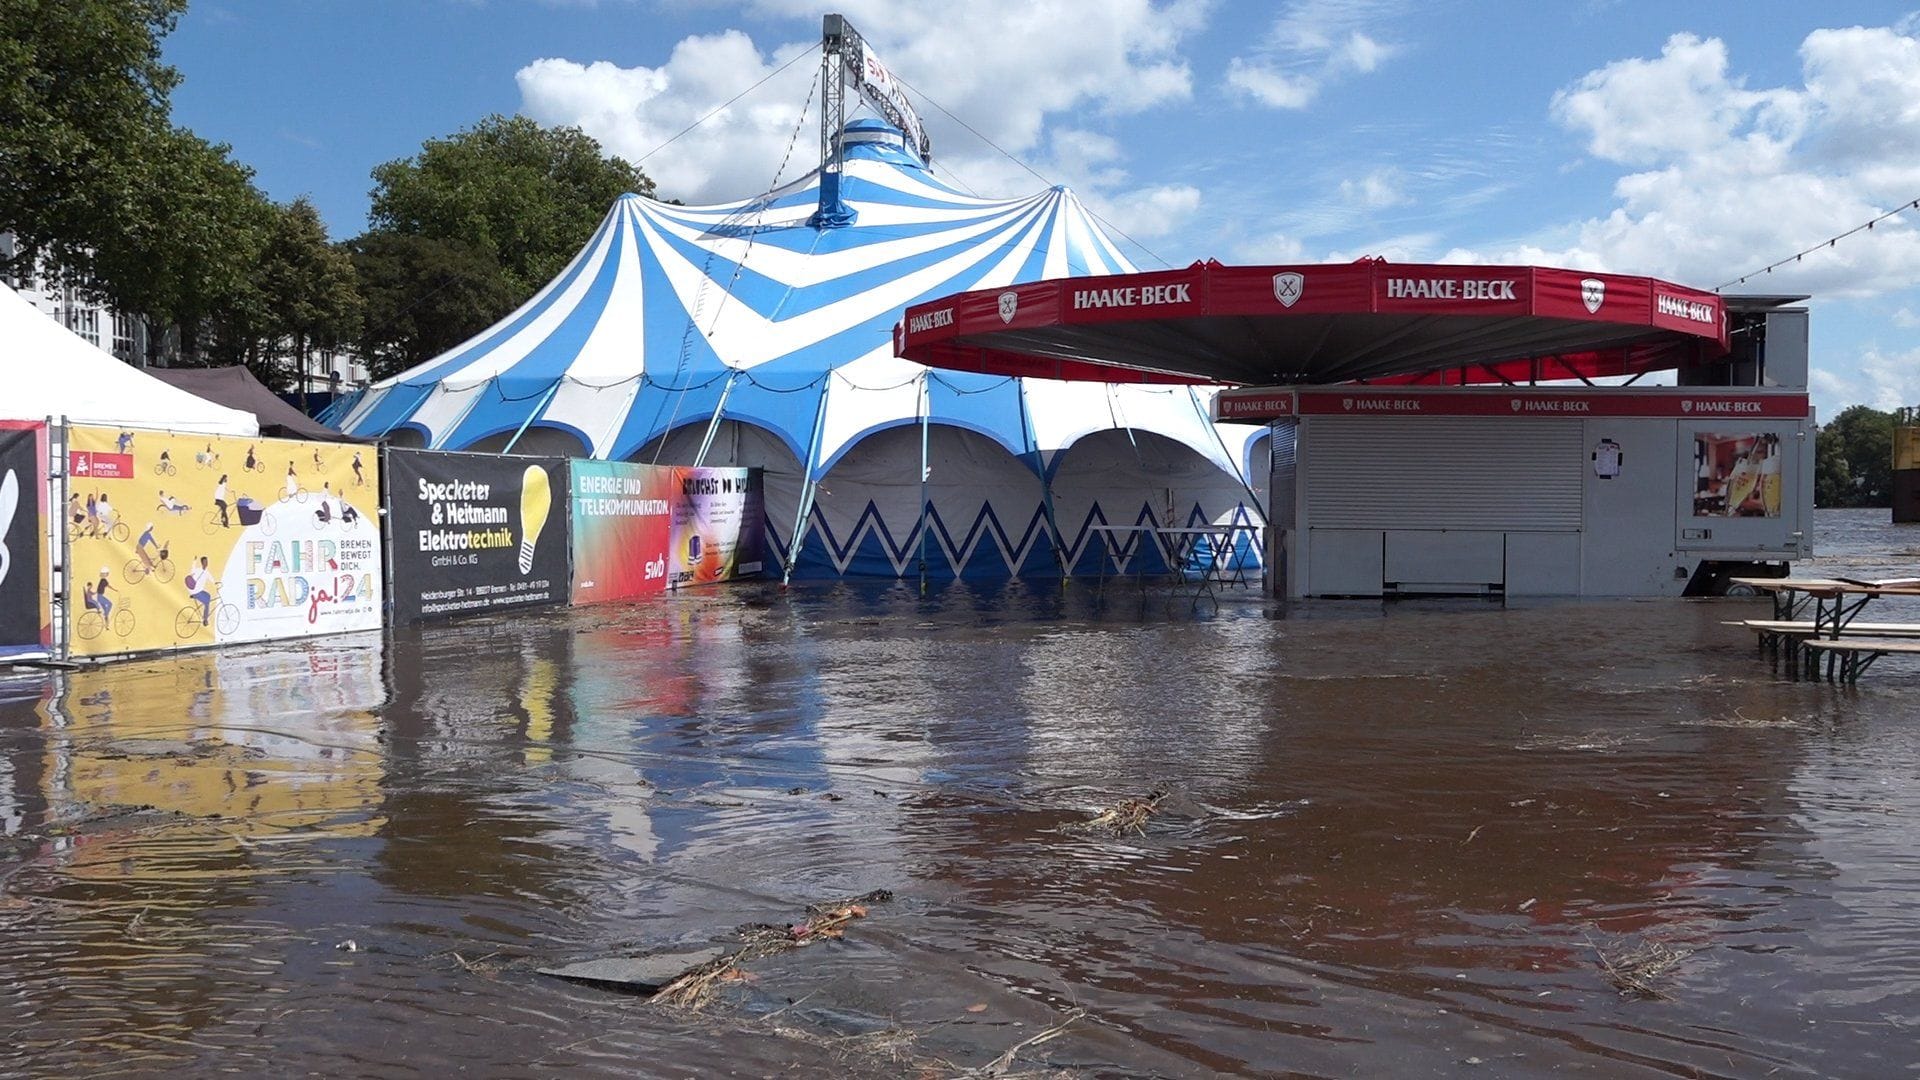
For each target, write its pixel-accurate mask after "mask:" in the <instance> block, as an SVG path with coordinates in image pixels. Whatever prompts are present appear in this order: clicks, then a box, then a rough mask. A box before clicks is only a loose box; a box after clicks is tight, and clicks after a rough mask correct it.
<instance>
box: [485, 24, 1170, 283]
mask: <svg viewBox="0 0 1920 1080" xmlns="http://www.w3.org/2000/svg"><path fill="white" fill-rule="evenodd" d="M744 6H745V11H746V13H747V14H750V15H752V16H756V17H759V18H764V19H773V20H779V21H782V22H784V21H786V20H788V19H802V18H804V19H805V20H807V21H808V22H811V23H814V24H815V25H817V20H818V18H819V9H818V6H817V5H815V4H811V3H802V2H801V0H748V2H747V3H746V4H745V5H744ZM836 7H837V9H838V10H839V11H841V12H843V13H844V14H846V16H847V18H848V20H849V21H850V22H852V23H853V25H854V26H855V27H856V28H858V29H859V30H860V32H861V33H862V34H864V35H866V36H867V39H868V42H869V43H870V44H871V45H872V46H873V48H874V50H875V52H876V53H877V54H878V55H879V56H880V57H881V58H882V59H883V60H884V61H885V62H886V63H887V65H888V66H889V67H890V68H892V69H893V70H894V71H895V72H896V73H897V74H898V75H900V76H901V77H902V78H903V79H904V80H906V82H907V83H908V84H909V91H908V94H909V97H910V98H911V99H912V100H913V102H914V104H915V106H916V108H917V110H918V112H919V113H920V116H921V119H922V120H923V121H924V122H925V123H926V126H927V128H928V131H929V134H930V135H931V136H932V139H933V146H934V161H935V170H936V173H938V174H939V175H941V176H942V177H943V178H945V179H948V180H949V181H950V182H952V181H957V182H958V183H959V184H960V185H961V186H963V187H965V188H967V189H969V190H972V191H974V192H976V193H978V194H981V195H985V196H989V197H1003V196H1013V195H1025V194H1030V193H1032V192H1033V191H1035V190H1038V189H1039V188H1040V187H1041V186H1042V181H1040V180H1039V179H1037V178H1036V177H1035V176H1034V175H1033V174H1032V173H1030V172H1028V171H1027V169H1026V168H1023V167H1022V165H1020V164H1018V163H1016V162H1014V161H1010V160H1008V158H1007V157H1006V156H1003V155H1002V153H1001V152H1000V150H995V149H994V148H993V147H990V146H988V145H987V144H986V143H985V142H983V141H982V138H981V137H982V136H984V138H985V139H987V140H991V141H992V142H993V143H994V144H997V145H998V147H1000V148H1001V150H1004V151H1006V152H1007V153H1009V154H1013V155H1015V156H1017V157H1018V158H1019V159H1020V160H1021V161H1023V162H1025V163H1026V164H1027V165H1029V166H1031V167H1032V168H1033V169H1035V170H1037V171H1038V172H1039V173H1041V174H1042V175H1044V176H1046V177H1048V178H1049V179H1050V180H1051V181H1053V182H1057V183H1065V184H1067V185H1069V186H1071V187H1073V188H1074V189H1075V190H1076V191H1077V192H1078V193H1079V195H1080V196H1081V197H1082V198H1083V199H1084V200H1085V201H1086V203H1087V205H1088V206H1089V208H1091V209H1093V210H1094V211H1095V212H1096V213H1098V214H1100V215H1102V216H1104V217H1107V218H1108V219H1109V220H1111V221H1113V222H1114V223H1115V224H1116V225H1118V226H1119V227H1121V228H1122V229H1124V230H1125V231H1126V232H1128V233H1129V234H1131V235H1133V236H1135V237H1137V238H1145V237H1151V236H1159V235H1163V234H1165V233H1167V232H1169V231H1171V230H1173V229H1174V228H1176V227H1177V226H1178V225H1179V224H1180V223H1181V222H1183V221H1184V220H1185V219H1186V218H1187V217H1188V216H1189V215H1190V214H1191V213H1192V212H1193V211H1194V209H1195V208H1197V207H1198V205H1199V203H1200V192H1199V190H1198V189H1197V188H1195V187H1193V186H1192V185H1190V184H1184V183H1154V184H1148V185H1145V186H1139V187H1136V186H1135V185H1134V181H1133V180H1132V179H1131V177H1130V174H1129V171H1128V170H1127V168H1126V162H1125V155H1124V152H1123V149H1122V147H1121V145H1120V144H1119V143H1117V142H1116V141H1115V140H1114V139H1112V138H1111V137H1110V136H1108V135H1105V134H1103V133H1101V132H1099V131H1094V130H1089V129H1088V128H1086V127H1084V126H1080V127H1073V128H1061V127H1059V126H1057V125H1056V124H1053V123H1050V121H1051V120H1052V118H1055V117H1058V116H1060V115H1063V114H1066V113H1069V112H1071V113H1073V114H1074V115H1075V116H1076V118H1077V119H1078V122H1079V123H1080V124H1082V125H1084V124H1087V123H1089V122H1092V121H1096V120H1098V118H1099V117H1100V116H1101V115H1103V114H1104V115H1121V114H1128V113H1135V112H1139V111H1142V110H1146V109H1149V108H1152V107H1154V106H1157V105H1160V104H1163V103H1169V102H1178V101H1182V100H1185V99H1187V98H1189V97H1190V96H1191V94H1192V76H1191V73H1190V71H1189V69H1188V66H1187V63H1186V61H1185V60H1184V59H1183V58H1182V57H1181V55H1180V53H1179V46H1180V43H1181V42H1182V41H1183V40H1184V39H1185V38H1186V37H1187V36H1188V35H1189V34H1191V33H1193V32H1194V31H1196V30H1198V29H1199V28H1200V27H1201V26H1202V24H1203V23H1204V21H1205V18H1206V15H1207V9H1208V4H1207V3H1204V2H1199V0H1172V2H1161V3H1155V2H1153V0H1101V2H1100V3H1098V5H1097V6H1096V5H1095V4H1092V3H1088V2H1076V0H982V2H979V3H970V4H966V5H956V6H952V7H945V8H943V7H935V6H932V5H925V6H921V5H899V4H894V3H888V2H885V0H844V2H842V3H840V4H837V5H836ZM805 48H806V43H805V42H795V43H791V44H782V45H779V46H777V47H774V48H761V47H759V46H757V45H756V44H755V42H754V41H753V39H752V38H750V37H749V36H748V35H747V34H745V33H743V32H741V31H738V30H729V31H726V32H724V33H718V34H712V35H704V36H697V37H689V38H687V39H685V40H683V41H681V42H680V43H679V44H678V45H676V46H675V47H674V49H673V52H672V54H671V55H670V56H669V57H668V58H667V60H666V62H665V63H662V64H661V65H660V66H658V67H632V68H625V67H621V66H619V65H616V64H613V63H609V62H607V61H594V62H581V61H576V60H569V59H543V60H538V61H535V62H534V63H532V64H529V65H527V66H526V67H525V68H523V69H521V71H520V72H519V73H518V74H517V76H516V80H517V82H518V83H519V86H520V93H521V100H522V111H524V112H525V113H526V114H527V115H528V116H531V117H532V118H534V119H536V120H538V121H540V122H542V123H547V124H573V125H577V126H579V127H580V128H582V129H583V130H585V131H586V132H587V133H588V134H590V135H592V136H594V137H595V138H597V139H599V140H600V141H601V143H602V144H603V145H605V146H607V147H608V148H609V149H610V150H612V151H614V152H616V153H619V154H621V155H622V156H625V157H627V158H628V159H629V160H633V159H637V158H639V157H640V156H642V155H645V154H648V153H649V152H650V151H656V150H657V152H655V153H653V155H652V156H651V157H648V158H647V160H646V161H645V163H644V164H643V165H642V168H644V169H645V170H646V172H647V173H648V175H650V176H652V177H653V178H654V180H655V181H656V183H658V185H659V191H660V194H661V195H662V196H663V197H668V198H679V199H683V200H686V201H688V202H696V203H698V202H717V201H724V200H728V199H736V198H741V197H745V196H748V195H751V194H754V193H756V192H759V191H763V190H766V189H767V187H768V186H770V184H771V182H772V180H773V176H774V173H775V171H776V170H777V169H779V168H780V164H781V161H782V159H783V158H784V157H786V155H787V148H788V146H789V144H790V141H791V139H792V137H793V136H794V134H795V132H796V130H798V132H799V139H798V143H797V144H795V145H794V149H793V152H792V155H791V160H789V161H788V163H787V165H786V168H785V170H784V172H783V174H782V178H783V180H791V179H793V178H795V177H797V176H800V175H802V174H804V173H805V172H807V171H808V170H810V169H812V168H813V167H814V165H815V164H816V163H817V150H816V146H817V135H816V132H817V127H818V123H819V114H818V112H817V111H813V110H809V113H808V116H807V119H806V120H805V121H804V123H801V121H800V105H801V103H802V102H803V101H805V100H807V99H808V97H809V95H810V93H811V91H812V86H811V82H812V81H817V73H818V63H817V59H814V60H802V61H801V62H799V63H796V64H795V65H794V66H793V67H791V68H789V69H787V70H786V71H785V72H784V73H782V74H781V75H780V76H778V77H777V78H775V79H774V80H773V81H772V82H771V83H769V84H768V85H767V86H765V87H762V88H761V89H760V90H758V91H755V92H754V93H752V94H750V95H748V96H747V97H746V98H744V99H743V100H742V101H740V102H739V103H738V104H735V105H733V106H730V107H728V108H727V109H725V110H724V111H722V112H721V113H719V114H718V115H716V116H715V117H713V118H712V119H711V120H708V121H706V122H705V123H703V124H701V125H700V126H699V128H698V129H697V130H695V131H693V132H691V133H689V134H688V135H686V136H685V137H683V138H681V139H679V140H677V141H675V142H673V143H672V144H671V145H668V146H666V147H664V148H661V144H662V143H665V142H666V141H667V140H668V139H669V138H670V137H672V136H673V135H674V134H675V133H677V132H679V131H681V130H682V129H684V128H686V127H688V126H689V125H691V124H693V123H694V122H695V121H697V120H699V119H700V118H701V117H702V116H704V115H705V114H706V113H707V112H709V111H710V110H712V109H714V108H715V107H716V106H718V105H720V104H721V103H722V102H724V101H727V100H728V99H730V98H732V97H733V96H734V95H736V94H738V93H740V91H742V90H744V89H746V88H747V87H748V86H751V85H752V84H753V83H754V82H755V81H756V80H758V79H760V78H763V77H765V76H766V75H767V74H768V73H769V72H771V71H773V70H774V68H775V67H776V66H777V64H778V63H779V62H780V60H781V59H784V58H786V57H790V56H792V55H794V54H795V53H796V52H799V51H804V50H805ZM776 58H779V59H776ZM812 96H814V97H816V98H817V94H813V95H812ZM935 102H937V103H938V105H935V104H934V103H935ZM814 107H815V108H816V109H817V101H816V102H815V105H814ZM942 107H944V109H945V110H948V111H951V113H953V114H954V115H956V116H958V117H960V118H961V119H962V120H964V122H965V126H963V125H962V124H961V123H960V122H958V121H956V120H954V119H952V118H951V117H949V116H948V115H947V112H946V111H943V110H942ZM797 125H798V126H797ZM967 127H971V128H972V129H974V131H977V132H979V135H978V136H976V135H975V134H973V132H970V131H968V130H967ZM1149 261H1150V260H1149Z"/></svg>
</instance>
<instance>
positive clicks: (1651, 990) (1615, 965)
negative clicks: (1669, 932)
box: [1587, 937, 1700, 999]
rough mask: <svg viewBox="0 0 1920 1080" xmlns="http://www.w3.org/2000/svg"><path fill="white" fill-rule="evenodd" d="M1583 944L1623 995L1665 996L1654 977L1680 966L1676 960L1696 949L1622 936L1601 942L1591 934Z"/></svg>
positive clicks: (1684, 957) (1661, 975)
mask: <svg viewBox="0 0 1920 1080" xmlns="http://www.w3.org/2000/svg"><path fill="white" fill-rule="evenodd" d="M1587 944H1588V945H1590V946H1592V947H1593V951H1594V955H1595V956H1596V957H1598V958H1599V961H1600V970H1601V971H1603V972H1605V973H1606V976H1607V981H1608V982H1611V983H1612V984H1613V985H1614V988H1615V989H1616V990H1619V991H1620V994H1621V996H1623V997H1647V998H1663V999H1664V998H1666V996H1667V993H1666V991H1664V990H1662V989H1661V988H1660V987H1659V986H1658V985H1656V984H1657V982H1658V980H1659V979H1661V978H1662V977H1664V976H1665V975H1667V973H1669V972H1671V971H1672V970H1673V969H1674V968H1676V967H1679V966H1680V962H1681V961H1683V960H1685V959H1686V958H1687V957H1689V956H1692V955H1693V954H1694V953H1697V952H1699V951H1700V950H1699V949H1683V948H1680V947H1678V946H1675V945H1672V944H1669V943H1668V942H1665V941H1658V940H1654V939H1650V938H1641V939H1625V940H1619V941H1613V942H1608V943H1605V944H1602V943H1600V942H1596V941H1594V940H1593V939H1592V938H1591V937H1589V938H1588V939H1587Z"/></svg>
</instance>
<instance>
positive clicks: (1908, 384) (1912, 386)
mask: <svg viewBox="0 0 1920 1080" xmlns="http://www.w3.org/2000/svg"><path fill="white" fill-rule="evenodd" d="M1808 381H1809V383H1810V384H1811V389H1812V390H1813V394H1814V398H1815V401H1816V403H1817V404H1818V405H1819V406H1820V408H1821V412H1822V414H1823V415H1825V416H1827V417H1829V418H1831V417H1832V415H1833V414H1834V412H1835V411H1836V410H1838V409H1839V408H1842V407H1844V406H1846V405H1871V406H1873V407H1874V408H1876V409H1898V408H1902V407H1905V406H1908V405H1912V404H1913V403H1914V402H1916V401H1920V348H1912V349H1908V350H1906V351H1904V352H1887V351H1885V350H1883V349H1881V348H1879V347H1878V346H1869V347H1868V348H1867V349H1866V350H1865V351H1864V352H1862V353H1861V354H1860V356H1859V358H1858V361H1857V363H1856V364H1855V365H1854V366H1853V367H1852V368H1851V369H1850V370H1846V371H1844V372H1842V371H1836V370H1833V369H1831V368H1827V367H1816V368H1815V369H1814V371H1813V373H1812V376H1811V378H1810V379H1809V380H1808Z"/></svg>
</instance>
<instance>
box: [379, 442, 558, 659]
mask: <svg viewBox="0 0 1920 1080" xmlns="http://www.w3.org/2000/svg"><path fill="white" fill-rule="evenodd" d="M386 459H387V469H388V470H389V471H388V473H387V474H386V475H387V484H388V487H387V536H388V538H389V539H388V543H389V545H390V550H389V552H388V558H389V559H390V562H389V563H388V565H389V566H390V567H391V568H392V573H393V591H392V596H393V615H394V620H395V621H396V622H419V621H421V620H425V619H450V618H455V617H458V616H461V615H477V614H483V613H486V612H490V611H503V610H508V609H512V608H522V607H529V606H532V605H537V604H564V603H566V602H567V549H568V546H569V544H568V537H567V492H568V487H567V462H566V459H565V458H536V457H502V456H500V455H498V454H451V453H440V452H437V451H426V450H401V449H397V448H395V449H389V450H387V452H386Z"/></svg>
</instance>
